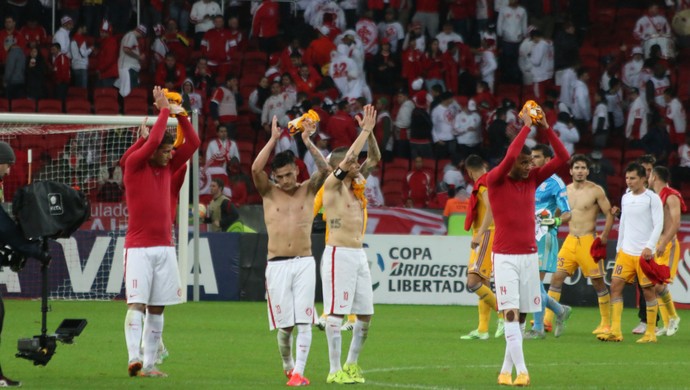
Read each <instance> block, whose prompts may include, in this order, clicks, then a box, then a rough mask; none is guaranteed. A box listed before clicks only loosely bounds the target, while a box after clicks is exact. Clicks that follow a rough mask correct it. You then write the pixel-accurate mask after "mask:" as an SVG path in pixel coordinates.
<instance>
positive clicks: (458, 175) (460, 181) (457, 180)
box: [443, 163, 465, 189]
mask: <svg viewBox="0 0 690 390" xmlns="http://www.w3.org/2000/svg"><path fill="white" fill-rule="evenodd" d="M443 182H444V183H446V184H448V185H449V186H454V187H455V189H459V188H460V187H465V177H464V176H463V175H462V172H460V170H458V168H457V167H456V166H455V165H453V164H451V163H448V165H446V166H445V167H444V168H443Z"/></svg>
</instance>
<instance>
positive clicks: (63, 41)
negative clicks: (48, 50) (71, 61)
mask: <svg viewBox="0 0 690 390" xmlns="http://www.w3.org/2000/svg"><path fill="white" fill-rule="evenodd" d="M69 42H70V39H69V30H67V29H66V28H64V27H60V28H59V29H58V30H57V31H55V34H54V35H53V43H59V44H60V52H61V53H63V54H67V57H69V56H70V52H69Z"/></svg>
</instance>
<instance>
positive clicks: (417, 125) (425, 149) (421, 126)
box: [410, 90, 434, 159]
mask: <svg viewBox="0 0 690 390" xmlns="http://www.w3.org/2000/svg"><path fill="white" fill-rule="evenodd" d="M417 94H419V95H420V96H421V97H420V98H416V99H412V101H413V102H414V105H415V107H414V110H412V116H411V119H410V155H411V156H412V158H417V157H422V158H430V159H431V158H434V149H433V146H432V139H433V138H432V135H431V132H432V129H433V123H432V122H431V115H429V111H427V101H426V100H427V99H426V91H424V90H421V91H419V92H417ZM415 97H417V96H415Z"/></svg>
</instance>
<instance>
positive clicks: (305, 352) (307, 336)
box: [293, 324, 311, 375]
mask: <svg viewBox="0 0 690 390" xmlns="http://www.w3.org/2000/svg"><path fill="white" fill-rule="evenodd" d="M310 347H311V324H300V325H297V351H296V353H295V370H294V371H293V372H296V373H298V374H300V375H304V367H305V366H306V365H307V357H308V356H309V348H310Z"/></svg>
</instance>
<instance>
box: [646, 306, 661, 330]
mask: <svg viewBox="0 0 690 390" xmlns="http://www.w3.org/2000/svg"><path fill="white" fill-rule="evenodd" d="M658 310H659V305H658V304H657V302H656V299H655V300H654V301H652V302H647V331H646V332H645V334H653V335H656V313H657V311H658Z"/></svg>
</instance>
